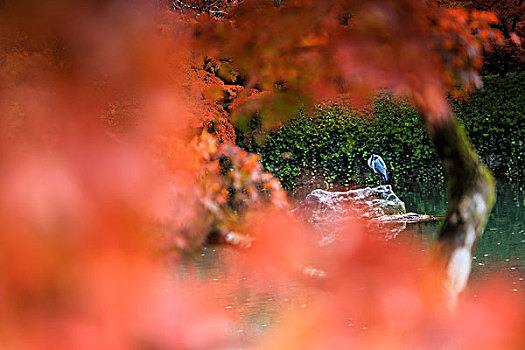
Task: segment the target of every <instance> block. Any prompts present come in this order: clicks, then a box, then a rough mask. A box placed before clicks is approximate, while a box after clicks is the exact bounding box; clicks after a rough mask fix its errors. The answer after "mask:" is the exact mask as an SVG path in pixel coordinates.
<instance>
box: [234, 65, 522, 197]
mask: <svg viewBox="0 0 525 350" xmlns="http://www.w3.org/2000/svg"><path fill="white" fill-rule="evenodd" d="M524 77H525V74H523V73H521V74H509V75H507V76H506V77H505V78H502V77H496V76H487V77H485V78H484V82H485V88H484V90H482V91H479V92H477V93H475V94H473V95H472V96H471V97H470V99H469V100H468V101H453V105H454V109H455V113H456V115H457V116H458V119H459V120H460V121H461V122H462V123H463V125H464V126H465V128H466V130H467V133H468V135H469V137H470V138H471V139H472V142H473V144H474V146H475V148H476V149H477V151H478V153H479V154H480V156H481V157H482V160H483V161H484V162H485V163H486V164H487V165H488V166H489V167H490V168H491V169H492V170H493V171H494V172H495V175H496V176H497V177H500V178H510V179H514V178H523V175H524V171H523V169H521V168H520V167H519V164H520V162H521V163H523V159H524V157H525V149H524V146H525V145H524V141H523V140H522V139H521V136H522V135H523V134H524V132H523V131H524V130H523V125H524V112H523V111H525V99H524V98H523V96H525V91H524V90H525V84H524V82H525V80H524ZM239 139H240V140H239V141H240V142H241V143H242V142H244V144H245V145H248V148H249V149H250V150H251V151H257V152H259V153H260V154H261V160H262V162H263V164H264V166H265V167H266V169H267V170H268V171H270V172H273V173H274V175H276V176H277V177H278V178H279V179H281V182H282V184H283V186H284V187H285V188H286V189H288V190H292V191H296V190H297V189H298V188H302V187H304V186H306V187H326V188H338V187H351V186H356V185H359V186H361V185H372V184H377V183H378V178H377V177H374V176H373V173H372V172H371V170H370V169H369V168H368V166H367V159H368V157H370V155H371V154H372V153H375V154H378V155H381V156H382V157H383V159H384V160H385V162H386V164H387V167H388V169H389V176H390V179H389V181H390V182H394V183H408V182H414V181H415V182H442V181H443V180H444V179H443V175H442V169H441V165H440V164H439V162H438V158H437V155H436V154H435V151H434V148H433V146H432V145H431V143H430V140H429V138H428V136H427V135H426V133H425V131H424V129H423V127H422V125H421V122H420V117H419V115H418V113H417V111H416V110H415V109H414V108H413V107H412V106H411V105H410V104H409V103H408V102H407V101H402V100H399V99H397V100H396V99H393V98H392V97H391V96H390V95H388V94H382V95H381V96H379V97H377V98H375V100H374V101H373V104H372V109H371V111H369V112H356V111H353V110H351V109H350V108H348V107H346V106H344V105H342V104H340V103H337V102H334V103H330V104H328V105H324V106H319V107H317V108H316V109H314V110H313V111H305V110H303V111H302V112H300V113H299V114H298V115H297V116H296V117H295V118H294V119H293V120H291V121H290V122H289V123H287V124H286V125H284V126H283V127H281V128H280V129H279V130H277V131H275V132H273V133H271V134H269V135H268V136H267V137H266V142H265V143H264V144H263V145H261V146H257V145H256V144H255V143H253V142H246V140H247V137H246V135H245V134H243V136H242V137H240V138H239Z"/></svg>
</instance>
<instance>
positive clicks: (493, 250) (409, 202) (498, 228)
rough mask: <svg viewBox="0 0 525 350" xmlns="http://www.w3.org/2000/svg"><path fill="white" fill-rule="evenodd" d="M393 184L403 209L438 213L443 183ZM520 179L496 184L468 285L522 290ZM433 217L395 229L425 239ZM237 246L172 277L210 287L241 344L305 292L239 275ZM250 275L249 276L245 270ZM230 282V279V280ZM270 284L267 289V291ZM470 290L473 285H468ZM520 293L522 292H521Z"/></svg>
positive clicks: (524, 252)
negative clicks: (497, 283) (257, 284)
mask: <svg viewBox="0 0 525 350" xmlns="http://www.w3.org/2000/svg"><path fill="white" fill-rule="evenodd" d="M393 187H394V191H395V192H396V193H397V194H398V196H399V197H400V198H401V199H402V200H403V201H404V202H405V204H406V207H407V210H408V211H414V212H419V213H426V214H432V215H442V214H443V213H444V211H445V209H446V205H447V203H446V197H445V191H444V189H443V188H441V187H438V186H421V185H413V186H410V187H407V188H398V187H396V186H393ZM524 189H525V184H523V185H520V184H498V185H497V199H496V203H495V206H494V209H493V211H492V214H491V216H490V219H489V222H488V224H487V229H486V230H485V233H484V235H483V237H482V239H481V241H480V244H479V246H478V248H477V250H476V252H475V256H474V258H473V271H472V275H471V286H472V285H475V282H476V281H481V280H483V279H485V278H487V277H488V276H493V275H494V274H496V275H498V276H505V277H506V279H504V281H503V283H502V284H501V288H505V289H508V290H512V291H513V292H517V293H521V294H523V290H524V288H525V282H524V277H525V276H524V275H525V264H524V261H525V210H524V208H525V190H524ZM437 229H438V223H427V224H421V225H414V226H411V227H410V228H409V229H408V230H406V231H404V232H402V233H401V235H402V234H406V235H411V236H413V238H414V239H416V240H419V241H421V242H422V243H423V244H425V245H429V246H430V245H431V244H432V242H434V240H435V236H436V233H437ZM242 253H243V252H242V251H239V250H236V249H234V248H231V247H227V246H212V247H205V248H203V249H202V251H201V253H200V254H199V255H198V256H196V257H195V258H194V259H190V260H189V261H186V262H183V263H182V264H180V265H179V266H178V267H177V269H176V271H175V276H176V278H180V279H183V280H184V279H191V280H193V281H197V282H198V283H199V284H200V285H201V286H202V288H206V289H210V288H211V289H213V290H214V291H215V295H216V296H217V302H218V303H219V305H222V307H224V308H225V310H227V312H229V313H231V314H232V316H233V318H234V319H235V320H237V321H236V322H235V323H232V328H231V334H232V336H233V339H235V341H236V342H237V344H238V348H243V347H244V346H246V345H247V344H250V343H253V342H254V341H256V340H257V339H259V338H260V337H261V336H264V335H265V334H268V331H269V330H271V329H272V328H273V327H275V326H276V325H278V324H279V323H280V322H281V320H280V317H282V315H286V314H287V313H288V312H289V311H290V310H297V309H298V308H307V307H309V298H310V295H309V292H308V290H306V289H305V288H302V287H301V286H300V285H299V284H294V283H293V282H291V283H289V284H287V285H271V284H272V281H268V283H267V284H268V285H267V286H266V287H267V288H265V290H266V292H261V291H258V290H257V289H256V288H253V286H252V285H250V282H249V280H250V279H246V277H244V276H239V275H236V274H232V273H231V271H230V270H229V266H231V265H232V264H235V260H234V258H235V256H238V255H239V254H242ZM251 277H252V276H251ZM232 282H233V283H232ZM268 290H271V291H272V293H270V294H269V293H268V292H267V291H268ZM474 292H475V290H474ZM524 295H525V294H524Z"/></svg>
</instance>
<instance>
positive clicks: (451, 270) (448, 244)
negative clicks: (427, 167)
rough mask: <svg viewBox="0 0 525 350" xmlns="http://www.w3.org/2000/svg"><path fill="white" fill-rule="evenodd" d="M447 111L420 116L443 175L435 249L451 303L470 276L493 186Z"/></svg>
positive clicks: (489, 209)
mask: <svg viewBox="0 0 525 350" xmlns="http://www.w3.org/2000/svg"><path fill="white" fill-rule="evenodd" d="M449 113H450V115H449V116H445V117H443V118H440V119H439V120H440V122H438V123H437V124H436V122H435V119H432V118H430V117H429V116H425V115H423V122H424V125H425V127H426V129H427V132H428V134H429V135H430V138H431V139H432V142H433V143H434V146H435V149H436V151H437V153H438V156H439V159H440V161H441V163H442V165H443V168H444V172H445V175H446V178H447V187H448V188H447V190H448V197H449V205H448V208H447V212H446V215H445V218H444V220H443V223H442V225H441V227H440V230H439V238H438V243H437V246H438V247H437V248H438V249H437V251H438V258H439V259H440V261H442V264H443V268H444V269H445V272H446V274H447V283H446V288H447V292H448V294H449V296H450V301H451V303H452V304H451V305H454V304H455V300H456V298H457V295H458V294H459V293H460V292H461V291H462V290H463V289H464V288H465V286H466V283H467V280H468V277H469V275H470V269H471V261H472V253H473V251H474V249H475V247H476V245H477V242H478V241H479V239H480V237H481V235H482V233H483V229H484V227H485V224H486V222H487V219H488V216H489V214H490V211H491V209H492V206H493V204H494V198H495V185H494V179H493V177H492V175H491V174H490V172H489V171H488V169H487V168H486V167H485V166H484V165H483V164H482V163H481V161H480V160H479V157H478V155H477V154H476V152H475V151H474V149H473V147H472V145H471V143H470V141H469V140H468V138H467V136H466V134H465V131H464V130H463V128H462V127H461V126H459V125H458V123H457V121H456V120H455V118H454V117H453V115H452V112H449Z"/></svg>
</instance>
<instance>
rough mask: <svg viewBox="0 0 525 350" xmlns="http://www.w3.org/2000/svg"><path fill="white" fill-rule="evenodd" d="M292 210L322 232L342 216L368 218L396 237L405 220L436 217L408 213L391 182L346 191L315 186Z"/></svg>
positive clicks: (331, 226)
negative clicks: (389, 183)
mask: <svg viewBox="0 0 525 350" xmlns="http://www.w3.org/2000/svg"><path fill="white" fill-rule="evenodd" d="M293 212H294V213H295V214H296V215H298V217H299V218H302V219H303V220H306V221H308V222H311V223H313V224H315V225H316V227H317V228H319V229H320V230H321V231H325V232H329V231H333V229H334V226H335V225H336V224H337V223H338V222H340V221H341V220H342V219H344V218H348V217H360V218H367V219H370V221H369V222H370V223H371V224H372V225H375V226H376V227H381V228H384V229H385V230H386V231H388V232H390V235H388V236H389V237H387V238H393V237H395V236H396V235H397V233H399V232H401V231H402V230H404V229H405V228H406V224H412V223H417V222H426V221H433V220H435V219H436V218H435V217H433V216H430V215H425V214H417V213H407V212H406V207H405V203H404V202H403V201H402V200H400V199H399V197H398V196H397V195H396V194H395V193H394V192H393V191H392V187H391V186H390V185H383V186H378V187H374V188H370V187H366V188H361V189H356V190H350V191H345V192H328V191H324V190H320V189H318V190H314V191H312V192H311V193H310V194H308V195H307V196H306V198H305V199H304V200H303V201H302V202H300V203H299V205H298V206H297V208H295V209H294V210H293Z"/></svg>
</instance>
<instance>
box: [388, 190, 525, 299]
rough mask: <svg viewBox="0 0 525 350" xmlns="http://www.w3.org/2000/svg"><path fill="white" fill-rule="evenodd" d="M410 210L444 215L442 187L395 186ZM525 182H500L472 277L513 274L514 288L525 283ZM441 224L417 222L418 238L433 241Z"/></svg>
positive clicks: (416, 237)
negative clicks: (418, 223) (419, 223)
mask: <svg viewBox="0 0 525 350" xmlns="http://www.w3.org/2000/svg"><path fill="white" fill-rule="evenodd" d="M396 192H397V193H398V195H399V197H400V198H401V199H402V200H403V201H404V202H405V204H406V207H407V210H408V211H415V212H420V213H426V214H431V215H443V213H444V212H445V209H446V204H447V203H446V196H445V190H444V188H443V187H439V186H428V185H413V186H409V187H405V188H398V189H396ZM524 207H525V184H519V183H497V186H496V203H495V204H494V208H493V210H492V213H491V215H490V217H489V221H488V223H487V227H486V229H485V232H484V234H483V237H482V239H481V240H480V243H479V245H478V247H477V249H476V252H475V256H474V258H473V270H472V279H473V280H476V279H485V278H486V277H487V276H488V275H489V274H498V275H499V276H506V277H510V280H511V283H512V286H511V288H512V289H513V290H514V289H516V290H519V289H523V288H524V287H525V285H524V282H523V279H524V277H525V264H524V260H525V210H524V209H525V208H524ZM437 229H438V224H425V225H418V226H415V227H414V230H412V235H413V236H414V238H415V239H417V240H419V241H421V242H423V243H428V244H430V243H431V242H432V241H433V240H434V238H435V235H436V233H437Z"/></svg>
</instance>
